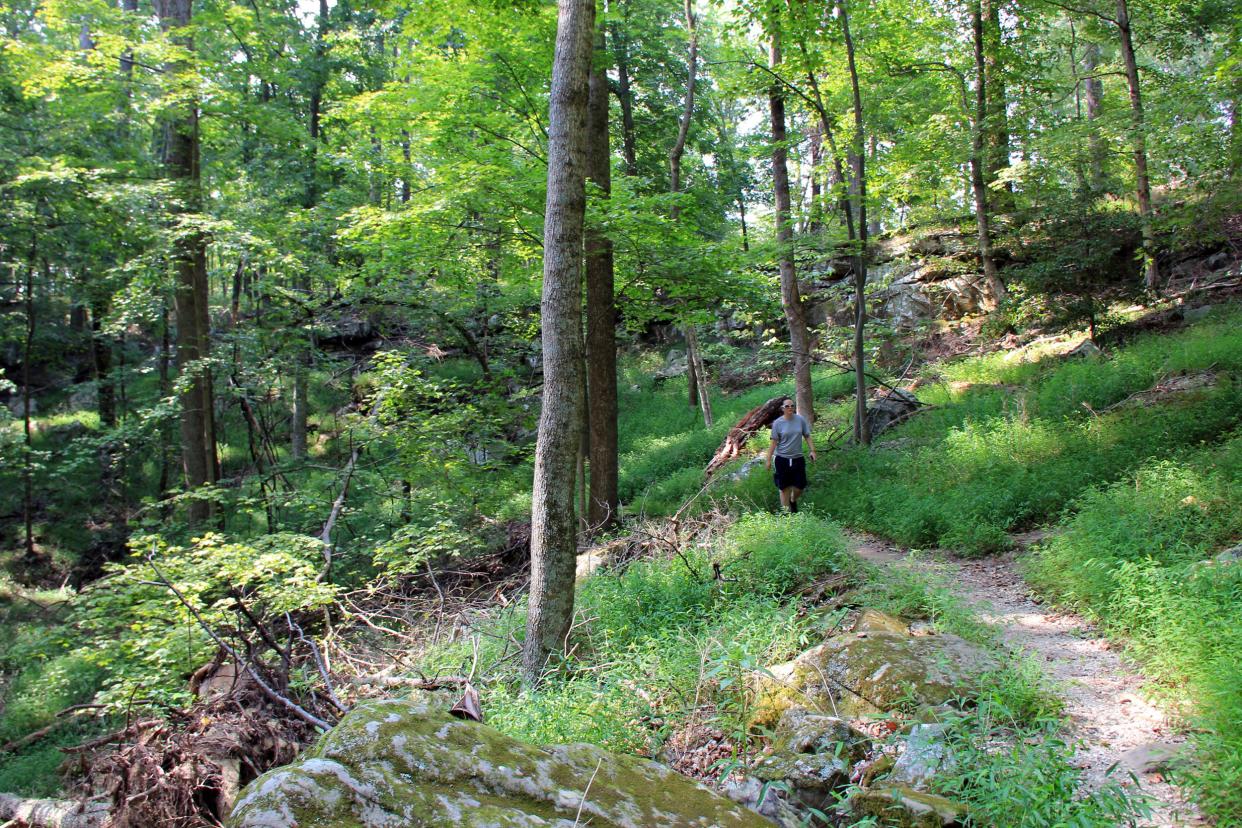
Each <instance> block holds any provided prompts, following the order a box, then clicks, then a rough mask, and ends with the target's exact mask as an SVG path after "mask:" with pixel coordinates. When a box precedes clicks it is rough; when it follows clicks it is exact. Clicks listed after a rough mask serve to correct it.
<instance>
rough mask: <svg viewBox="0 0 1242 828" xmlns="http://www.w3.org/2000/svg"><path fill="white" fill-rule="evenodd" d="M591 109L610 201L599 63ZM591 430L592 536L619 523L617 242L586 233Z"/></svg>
mask: <svg viewBox="0 0 1242 828" xmlns="http://www.w3.org/2000/svg"><path fill="white" fill-rule="evenodd" d="M603 40H604V34H603V29H602V28H601V29H600V30H599V32H597V34H596V37H595V54H596V60H597V61H598V60H599V58H600V57H601V56H602V54H603V52H604V44H603ZM588 86H589V94H588V104H587V170H586V174H587V178H588V179H590V181H591V182H592V183H594V184H595V186H596V187H598V188H599V190H600V193H601V194H602V195H603V196H604V197H605V198H607V197H608V195H609V193H610V192H611V191H612V165H611V156H610V153H609V146H608V75H607V73H606V67H604V66H603V65H600V64H599V63H597V64H596V65H595V66H594V67H593V68H592V70H591V76H590V80H589V84H588ZM586 292H587V296H586V309H587V336H586V352H587V424H588V425H587V430H588V431H589V441H590V461H591V462H590V474H591V482H590V495H589V504H588V508H587V512H586V516H587V524H588V526H589V527H590V528H591V529H592V530H593V531H595V530H601V529H608V528H611V527H612V526H614V525H615V524H616V523H617V517H618V512H619V510H620V507H621V501H620V497H619V494H618V483H617V474H618V464H617V343H616V328H617V309H616V298H615V283H614V274H613V251H612V240H611V239H609V238H608V237H607V236H606V235H605V234H604V233H601V232H600V231H598V230H588V231H587V233H586Z"/></svg>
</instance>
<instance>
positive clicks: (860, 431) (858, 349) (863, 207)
mask: <svg viewBox="0 0 1242 828" xmlns="http://www.w3.org/2000/svg"><path fill="white" fill-rule="evenodd" d="M837 9H838V10H839V11H840V13H841V32H842V34H843V35H844V37H845V56H846V60H847V62H848V64H849V70H850V87H851V89H852V91H853V93H854V142H853V147H854V151H853V155H854V159H853V160H854V182H855V184H856V185H857V189H858V245H857V246H856V248H855V254H854V397H855V399H854V441H855V442H856V443H858V444H859V445H863V446H869V445H871V429H870V427H869V426H868V424H867V371H866V368H867V365H866V354H864V353H863V326H864V325H865V324H866V322H867V167H866V163H867V162H866V153H864V152H863V147H864V146H865V144H864V142H863V109H862V93H861V91H860V90H859V84H858V65H857V63H856V61H855V59H854V38H853V37H851V36H850V18H849V12H848V10H847V9H846V8H845V3H844V1H843V0H841V2H838V3H837Z"/></svg>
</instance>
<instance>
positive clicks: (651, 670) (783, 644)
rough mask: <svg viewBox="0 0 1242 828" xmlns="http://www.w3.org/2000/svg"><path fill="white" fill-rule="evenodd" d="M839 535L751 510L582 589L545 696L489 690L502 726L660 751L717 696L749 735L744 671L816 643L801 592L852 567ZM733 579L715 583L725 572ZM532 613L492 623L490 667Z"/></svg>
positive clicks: (470, 655) (551, 737) (811, 522)
mask: <svg viewBox="0 0 1242 828" xmlns="http://www.w3.org/2000/svg"><path fill="white" fill-rule="evenodd" d="M851 560H852V559H851V558H850V557H849V556H848V554H847V553H846V551H845V546H844V541H843V539H842V538H841V535H840V533H839V531H838V530H837V529H836V528H835V527H833V526H832V525H831V524H828V523H827V522H825V521H823V520H821V519H818V518H815V517H814V516H812V515H793V516H788V517H781V516H776V515H767V514H756V515H749V516H746V517H744V518H743V519H741V520H740V521H738V522H737V523H735V524H734V525H732V526H730V527H729V528H728V529H727V530H726V531H725V533H724V534H723V536H722V537H720V538H718V539H717V540H716V541H714V542H712V543H711V544H710V545H707V546H694V547H690V548H685V549H683V550H682V554H681V555H674V556H671V557H669V558H667V559H652V560H640V561H635V562H633V563H631V564H630V565H628V566H626V567H625V568H624V569H622V570H621V571H615V572H614V571H609V570H605V571H604V572H602V573H598V574H596V575H595V576H593V577H591V578H589V579H587V580H586V581H585V582H584V583H583V584H582V586H581V587H580V589H579V595H578V601H577V608H578V609H577V615H578V620H577V624H576V626H575V631H574V633H573V634H572V636H571V640H570V651H569V653H568V654H567V656H566V659H565V661H564V662H563V663H562V664H561V665H560V666H559V667H558V668H556V669H553V670H552V671H550V672H549V673H548V674H547V675H546V676H545V679H544V681H543V683H542V684H541V685H540V687H539V689H537V690H530V689H525V688H518V687H515V686H511V685H510V684H508V683H507V682H506V681H505V680H504V679H503V678H501V679H499V680H496V681H493V682H491V683H489V685H488V690H487V698H488V722H489V723H490V724H492V725H494V726H496V727H498V728H500V729H501V730H503V731H505V732H506V733H509V734H510V735H514V736H518V737H520V738H524V739H529V740H532V741H535V742H538V743H550V742H563V741H573V740H583V741H588V742H592V743H595V744H599V745H601V746H604V747H609V748H612V749H617V750H625V751H629V752H634V753H639V754H646V755H651V754H653V753H654V751H655V749H656V748H657V747H658V745H659V743H660V742H661V741H662V740H663V739H664V738H665V737H666V736H667V735H668V733H669V732H670V728H671V727H672V726H674V725H675V724H676V723H678V722H680V721H681V720H683V719H684V717H685V716H687V715H689V714H690V713H692V712H694V711H695V710H696V709H697V708H698V706H699V705H700V704H702V703H704V702H707V701H713V700H714V701H715V703H716V704H717V705H718V707H719V711H720V716H721V722H722V724H723V725H725V726H727V727H728V728H731V729H733V730H736V729H737V728H739V727H741V723H742V721H743V719H744V714H745V703H746V701H745V698H744V694H743V695H739V694H740V693H742V692H743V690H744V687H743V686H742V684H741V681H742V677H743V676H745V675H750V674H752V673H753V672H754V671H756V670H758V669H760V668H761V666H762V665H765V664H770V663H775V662H777V661H780V660H783V659H786V658H788V657H790V656H792V655H794V654H795V653H796V652H798V651H799V650H800V649H802V648H804V647H805V646H807V645H808V644H809V643H810V642H811V636H812V634H813V633H812V631H811V628H810V624H811V621H810V620H809V619H808V618H807V617H805V616H804V615H803V614H802V613H799V611H798V606H797V603H796V602H790V601H789V600H788V597H787V593H788V592H789V591H790V590H791V589H794V588H796V587H798V586H800V585H801V584H802V583H804V582H806V581H807V580H809V579H813V578H814V577H815V576H816V575H818V574H824V573H829V572H834V571H839V570H842V569H847V568H849V567H851V566H852V564H851ZM713 563H717V564H719V565H720V567H721V573H722V575H723V579H722V580H715V579H714V578H713V575H712V573H713V567H712V564H713ZM521 616H522V614H521V613H520V612H519V613H502V614H499V615H497V616H495V619H494V621H493V622H492V623H491V624H489V625H484V626H483V628H482V633H481V644H482V646H481V647H480V655H479V665H480V668H481V669H482V670H483V671H484V672H486V671H487V669H488V667H489V665H490V664H492V663H498V662H501V661H503V660H504V659H505V658H506V657H507V656H509V655H511V654H512V652H511V650H509V648H508V646H507V645H506V644H504V643H501V642H507V641H508V640H509V635H511V634H513V633H515V632H517V631H518V630H520V629H521V627H522V623H523V619H522V617H521ZM473 660H474V649H473V646H472V645H470V644H468V643H464V644H459V645H456V646H454V647H451V648H447V649H441V650H440V651H438V652H432V653H430V654H429V655H428V657H427V660H426V665H427V667H428V668H429V669H432V670H458V669H466V670H468V669H469V664H470V663H472V662H473Z"/></svg>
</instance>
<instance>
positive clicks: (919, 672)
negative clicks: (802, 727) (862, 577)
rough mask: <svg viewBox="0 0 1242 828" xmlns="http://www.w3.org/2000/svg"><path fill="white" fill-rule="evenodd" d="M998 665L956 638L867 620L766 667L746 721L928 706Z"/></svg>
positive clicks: (962, 691) (961, 691)
mask: <svg viewBox="0 0 1242 828" xmlns="http://www.w3.org/2000/svg"><path fill="white" fill-rule="evenodd" d="M997 666H999V663H998V661H997V659H996V658H995V657H994V656H992V655H991V654H989V653H988V652H986V651H985V650H983V649H982V648H980V647H977V646H976V645H974V644H971V643H970V642H968V641H965V640H964V639H961V638H958V637H957V636H955V635H935V636H915V635H910V634H909V632H907V631H901V632H898V631H893V630H891V629H890V630H886V629H883V628H882V626H881V625H880V624H878V623H876V624H874V625H871V624H869V625H868V628H867V629H864V630H861V631H855V632H851V633H844V634H841V635H837V636H835V637H833V638H830V639H829V640H827V641H825V642H824V643H823V644H820V645H819V646H818V647H813V648H811V649H810V650H807V651H806V652H805V653H803V654H802V655H800V656H798V657H797V658H796V659H794V660H793V661H788V662H786V663H784V664H778V665H776V666H775V667H771V668H769V670H768V674H765V675H762V676H761V677H760V678H759V679H758V682H757V687H756V694H755V712H754V715H753V718H752V720H751V723H752V725H754V726H757V727H768V728H770V727H772V726H773V725H775V724H776V723H777V722H778V721H779V720H780V717H781V716H782V714H784V713H785V711H787V710H790V709H793V708H806V709H808V710H811V711H813V712H817V713H824V714H827V715H830V716H838V717H841V718H847V719H848V718H854V717H858V716H865V715H870V714H876V713H884V712H887V711H889V710H894V709H897V708H899V707H915V708H917V707H926V706H932V707H934V706H938V705H942V704H945V703H946V702H949V701H951V700H953V699H956V698H960V697H963V696H966V695H968V694H969V693H970V691H971V689H972V688H973V687H974V686H975V684H976V682H977V680H978V677H979V676H980V675H981V674H982V673H984V672H987V671H989V670H994V669H996V668H997Z"/></svg>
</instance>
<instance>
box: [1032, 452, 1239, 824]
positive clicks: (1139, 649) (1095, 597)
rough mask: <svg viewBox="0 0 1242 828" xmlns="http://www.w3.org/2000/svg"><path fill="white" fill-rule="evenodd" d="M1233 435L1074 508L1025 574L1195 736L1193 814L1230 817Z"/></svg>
mask: <svg viewBox="0 0 1242 828" xmlns="http://www.w3.org/2000/svg"><path fill="white" fill-rule="evenodd" d="M1240 502H1242V435H1236V434H1235V436H1233V437H1232V438H1231V439H1229V440H1228V441H1227V442H1225V443H1224V444H1223V445H1219V446H1204V447H1201V448H1198V449H1195V450H1191V451H1186V452H1182V453H1181V454H1179V455H1177V456H1175V457H1171V458H1165V459H1162V460H1151V461H1149V462H1147V463H1145V464H1144V465H1143V466H1141V467H1140V468H1139V469H1138V470H1137V471H1136V472H1134V473H1133V474H1132V475H1131V476H1130V477H1129V478H1128V479H1123V480H1121V481H1118V482H1116V483H1113V484H1111V485H1108V486H1101V487H1098V488H1095V489H1092V490H1090V491H1088V492H1087V493H1085V494H1084V495H1082V496H1081V497H1080V498H1078V499H1077V501H1076V502H1075V510H1074V512H1073V514H1072V515H1071V516H1070V517H1069V518H1068V519H1067V520H1066V521H1065V523H1064V526H1063V529H1064V531H1062V532H1060V533H1059V534H1057V535H1055V536H1054V537H1052V538H1051V539H1049V540H1048V541H1047V542H1046V543H1045V544H1043V545H1042V546H1041V547H1040V548H1039V549H1038V550H1037V551H1036V553H1035V554H1034V555H1033V556H1032V558H1031V559H1030V561H1029V564H1028V575H1029V578H1030V580H1031V581H1032V582H1033V583H1034V584H1035V585H1036V586H1037V587H1038V588H1039V589H1040V591H1041V592H1043V593H1044V594H1045V595H1047V596H1049V597H1050V598H1052V599H1054V600H1056V601H1059V602H1061V603H1063V604H1066V605H1069V606H1071V607H1074V608H1075V609H1077V610H1078V611H1080V612H1082V613H1083V614H1085V615H1087V616H1089V617H1091V618H1093V619H1095V620H1096V621H1097V622H1099V623H1100V624H1101V625H1102V626H1103V627H1104V628H1105V630H1107V631H1109V632H1110V633H1113V634H1116V635H1119V636H1121V637H1123V638H1124V640H1126V641H1127V645H1128V648H1129V650H1130V651H1131V652H1132V653H1133V654H1134V655H1135V656H1136V657H1138V658H1139V659H1140V660H1141V661H1142V663H1143V665H1144V669H1145V672H1146V673H1147V674H1148V675H1150V676H1152V677H1153V678H1154V679H1156V680H1157V682H1159V683H1160V684H1161V685H1162V686H1163V687H1164V688H1165V692H1166V693H1167V694H1168V695H1169V696H1171V697H1172V698H1173V699H1174V700H1177V701H1184V702H1187V703H1188V704H1189V705H1190V709H1191V710H1192V711H1193V712H1192V716H1193V717H1195V718H1197V719H1198V720H1200V721H1201V723H1202V725H1203V727H1202V729H1201V732H1200V733H1199V734H1198V736H1197V739H1198V741H1199V746H1200V750H1199V752H1198V757H1199V758H1198V762H1197V764H1196V765H1195V766H1194V767H1193V768H1192V769H1191V770H1190V771H1189V777H1190V780H1189V781H1190V782H1191V784H1193V785H1195V786H1196V787H1197V788H1198V789H1199V790H1200V794H1201V800H1200V801H1201V803H1202V805H1203V807H1204V809H1205V810H1207V811H1208V812H1210V813H1214V814H1217V815H1220V816H1223V815H1225V814H1238V813H1242V794H1240V793H1239V790H1240V789H1239V787H1238V786H1237V785H1236V784H1229V783H1230V782H1231V781H1232V782H1234V783H1236V782H1237V781H1238V780H1239V779H1242V749H1240V748H1242V691H1239V690H1238V687H1239V686H1242V682H1240V681H1239V679H1240V678H1242V670H1240V668H1239V667H1238V659H1237V653H1238V652H1239V651H1242V564H1239V563H1218V562H1216V561H1214V560H1213V556H1214V555H1216V554H1217V553H1218V552H1219V551H1220V550H1221V549H1223V548H1225V547H1226V546H1230V545H1232V544H1234V543H1236V542H1237V540H1238V538H1240V537H1242V512H1239V510H1238V504H1239V503H1240Z"/></svg>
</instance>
